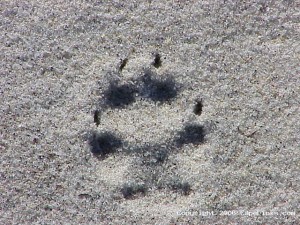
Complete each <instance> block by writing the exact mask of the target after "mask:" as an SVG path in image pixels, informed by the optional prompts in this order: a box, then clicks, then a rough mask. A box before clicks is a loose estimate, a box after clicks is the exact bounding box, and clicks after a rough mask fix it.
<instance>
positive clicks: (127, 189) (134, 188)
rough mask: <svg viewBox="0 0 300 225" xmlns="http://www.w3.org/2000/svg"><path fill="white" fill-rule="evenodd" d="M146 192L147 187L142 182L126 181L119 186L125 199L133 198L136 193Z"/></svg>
mask: <svg viewBox="0 0 300 225" xmlns="http://www.w3.org/2000/svg"><path fill="white" fill-rule="evenodd" d="M146 192H147V187H146V186H145V185H144V184H135V183H130V184H128V183H126V184H124V185H123V187H122V188H121V193H122V194H123V196H124V198H126V199H130V198H133V197H134V195H136V194H142V195H145V193H146Z"/></svg>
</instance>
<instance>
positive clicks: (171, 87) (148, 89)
mask: <svg viewBox="0 0 300 225" xmlns="http://www.w3.org/2000/svg"><path fill="white" fill-rule="evenodd" d="M142 81H143V83H144V85H143V89H142V96H145V97H147V98H150V99H151V100H152V101H155V102H161V103H164V102H168V101H170V100H173V99H174V98H175V97H176V96H177V94H178V87H177V86H176V83H175V81H174V79H173V78H172V77H171V76H168V75H167V76H165V77H164V78H159V77H158V76H156V75H155V74H153V73H152V72H150V71H146V72H145V74H144V76H143V77H142Z"/></svg>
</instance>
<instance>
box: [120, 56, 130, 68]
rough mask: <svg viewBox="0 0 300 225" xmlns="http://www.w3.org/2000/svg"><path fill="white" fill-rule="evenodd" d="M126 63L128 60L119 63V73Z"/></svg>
mask: <svg viewBox="0 0 300 225" xmlns="http://www.w3.org/2000/svg"><path fill="white" fill-rule="evenodd" d="M127 62H128V58H125V59H123V60H122V61H121V65H120V67H119V71H122V70H123V69H124V67H125V66H126V64H127Z"/></svg>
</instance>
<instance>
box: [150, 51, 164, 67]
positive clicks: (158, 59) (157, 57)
mask: <svg viewBox="0 0 300 225" xmlns="http://www.w3.org/2000/svg"><path fill="white" fill-rule="evenodd" d="M161 64H162V61H161V57H160V54H158V53H156V54H155V58H154V62H153V63H152V65H153V66H154V67H155V68H158V67H161Z"/></svg>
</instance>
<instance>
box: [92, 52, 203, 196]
mask: <svg viewBox="0 0 300 225" xmlns="http://www.w3.org/2000/svg"><path fill="white" fill-rule="evenodd" d="M160 58H161V56H160V55H159V54H156V55H155V59H154V62H153V63H152V64H151V65H152V66H154V67H155V68H158V67H160V66H161V64H162V61H161V59H160ZM127 62H128V59H126V61H123V62H122V64H121V66H120V67H119V72H121V71H122V69H123V68H124V67H125V65H126V64H127ZM181 88H182V85H179V84H178V83H177V82H176V81H175V79H174V77H172V76H171V75H164V76H159V75H157V74H156V73H155V72H153V71H152V70H150V69H146V70H144V73H143V74H142V75H141V76H139V77H138V78H136V79H133V80H131V81H130V82H129V83H125V84H124V83H122V84H120V81H118V80H113V81H111V82H110V84H109V85H108V88H107V89H106V90H105V91H104V93H103V98H101V101H100V104H101V105H100V107H99V106H98V107H97V108H98V109H97V110H95V111H94V122H95V124H96V125H97V126H99V125H100V124H101V121H100V120H101V114H102V111H103V110H107V109H110V110H115V109H120V108H122V109H126V108H127V107H128V106H130V105H131V104H133V103H134V102H137V104H138V102H139V101H152V102H155V103H158V105H157V107H160V106H161V105H162V104H166V103H167V104H172V102H173V101H174V100H176V98H177V96H178V93H179V92H180V91H181ZM99 108H101V110H102V111H100V110H99ZM202 108H203V105H202V100H201V101H196V105H195V106H194V109H193V112H194V113H195V114H196V115H198V116H199V115H200V114H201V113H202ZM205 135H206V130H205V128H204V126H202V125H200V124H197V123H187V124H185V126H184V127H183V129H182V130H180V131H178V132H177V133H175V135H173V137H172V138H171V139H168V140H167V141H165V142H164V143H155V142H154V143H147V144H144V145H142V146H139V145H136V146H135V145H134V144H132V143H131V144H130V143H128V142H127V141H125V140H122V139H121V138H120V137H119V136H118V134H116V133H113V132H111V131H105V132H99V131H93V132H91V134H90V136H89V138H88V143H89V146H90V150H91V152H92V153H93V155H95V156H96V157H98V158H99V159H102V160H103V159H105V158H106V156H108V155H111V154H127V155H130V156H134V157H135V158H137V163H136V164H135V166H137V167H139V169H138V171H141V172H142V173H143V174H144V177H145V178H144V179H141V180H139V182H136V183H134V182H127V183H125V184H124V185H123V187H120V189H119V191H120V193H121V194H122V195H123V197H124V198H126V199H131V198H134V197H137V196H144V195H146V194H147V191H148V190H150V189H152V188H156V189H160V188H166V189H169V190H173V191H178V192H180V193H182V194H183V195H188V194H189V193H190V192H191V191H192V189H191V185H190V184H189V183H188V182H186V181H184V180H181V179H179V178H176V179H173V178H172V179H169V178H168V177H167V176H166V175H163V174H164V169H165V168H166V166H165V165H166V164H167V163H168V162H169V156H171V155H173V154H176V153H177V152H179V151H180V150H181V149H182V148H183V147H184V145H188V144H192V145H195V146H196V145H200V144H202V143H204V142H205ZM133 173H134V171H133ZM160 175H161V176H162V177H163V178H165V180H162V179H158V176H160Z"/></svg>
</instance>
